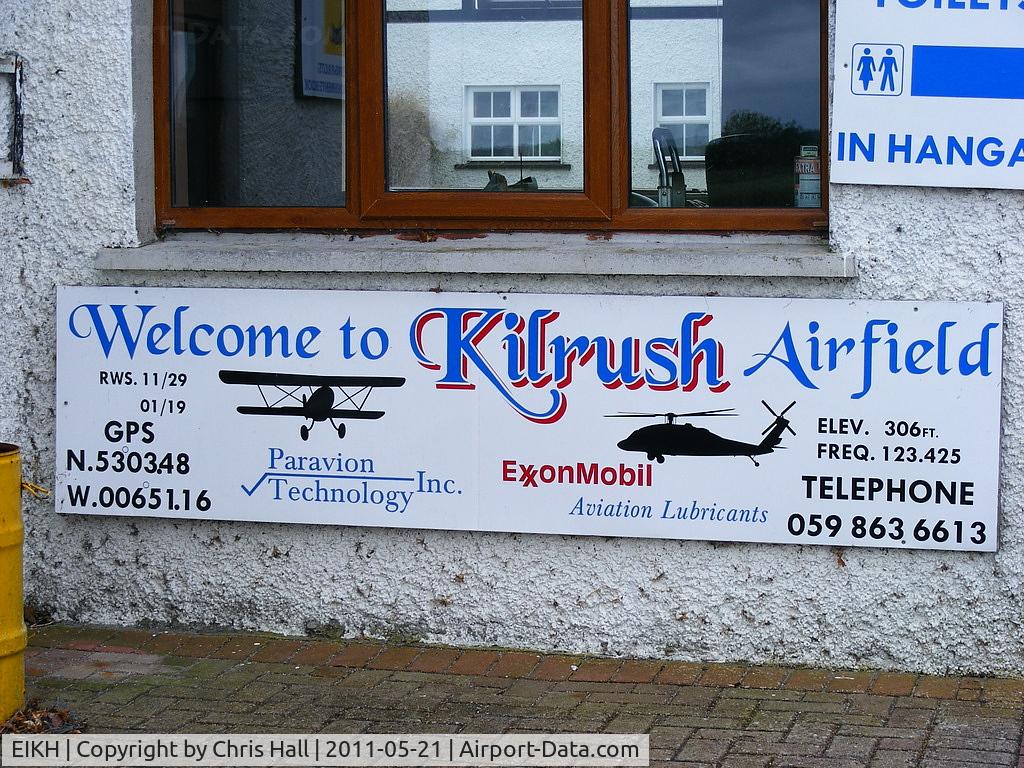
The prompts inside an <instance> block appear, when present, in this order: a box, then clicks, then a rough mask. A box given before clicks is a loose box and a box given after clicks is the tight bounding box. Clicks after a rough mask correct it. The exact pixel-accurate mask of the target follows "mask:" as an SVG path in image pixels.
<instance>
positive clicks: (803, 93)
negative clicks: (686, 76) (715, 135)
mask: <svg viewBox="0 0 1024 768" xmlns="http://www.w3.org/2000/svg"><path fill="white" fill-rule="evenodd" d="M819 9H820V6H819V2H818V0H726V2H725V3H724V4H723V13H724V28H725V29H724V32H725V52H724V53H725V56H724V58H725V61H724V70H725V71H724V74H723V78H724V81H725V82H724V85H725V89H724V94H723V100H724V105H723V106H724V109H723V115H722V117H723V118H725V119H727V118H728V117H729V115H730V114H731V113H732V112H735V111H736V110H740V109H749V110H753V111H755V112H763V113H765V114H768V115H771V116H773V117H777V118H778V119H779V120H781V121H782V122H784V123H787V122H789V121H790V120H796V122H797V123H799V124H800V125H802V126H803V127H805V128H812V129H816V128H817V127H818V123H819V109H820V102H819V97H818V94H819V90H820V86H819V82H820V74H819V64H818V62H819V57H820V51H819V48H818V41H819V34H820V32H819V30H820V21H819V19H820V10H819Z"/></svg>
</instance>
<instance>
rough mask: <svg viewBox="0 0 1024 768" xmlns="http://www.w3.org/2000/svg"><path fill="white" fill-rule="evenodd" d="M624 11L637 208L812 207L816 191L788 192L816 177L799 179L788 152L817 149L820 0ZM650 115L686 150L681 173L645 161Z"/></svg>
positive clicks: (658, 4) (754, 0)
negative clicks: (627, 15) (663, 171)
mask: <svg viewBox="0 0 1024 768" xmlns="http://www.w3.org/2000/svg"><path fill="white" fill-rule="evenodd" d="M629 8H630V22H629V56H630V63H629V66H630V99H629V107H630V123H631V127H630V166H631V178H632V192H634V193H635V196H634V197H633V199H634V200H635V201H636V203H637V205H640V204H643V203H644V202H645V201H644V198H646V200H647V202H650V203H651V204H653V205H657V204H658V202H659V201H660V202H662V203H663V204H668V205H671V206H672V207H679V206H687V207H694V208H705V207H712V208H716V207H717V208H792V207H795V206H797V205H800V206H806V205H813V204H814V202H815V200H817V198H816V197H815V196H814V195H810V194H804V195H800V194H799V193H798V192H797V190H798V189H801V188H806V189H811V188H813V186H814V184H815V183H819V184H820V178H819V177H818V176H814V175H813V174H806V173H805V174H801V176H799V177H798V176H797V159H798V158H800V157H802V156H804V155H809V156H815V155H820V145H821V141H822V137H821V125H820V113H821V61H820V51H821V3H820V0H771V2H765V0H724V1H723V2H713V1H709V2H700V3H687V4H683V3H676V2H668V1H667V0H630V3H629ZM659 124H661V125H663V126H664V127H666V128H668V129H669V130H670V131H671V132H672V134H673V135H674V136H675V137H676V141H677V143H678V150H679V153H680V155H681V157H683V158H685V159H686V160H685V162H684V163H683V167H682V178H675V174H674V172H673V171H671V167H670V168H669V170H668V173H667V177H662V174H661V171H660V169H659V167H658V166H657V164H656V163H653V162H652V159H653V157H652V155H653V152H652V144H653V141H652V139H653V137H652V131H653V130H654V128H655V127H656V126H657V125H659ZM803 166H804V167H811V168H813V167H815V164H814V163H804V164H803ZM812 176H813V178H812ZM659 187H669V188H670V190H669V191H670V194H669V193H666V190H662V194H659Z"/></svg>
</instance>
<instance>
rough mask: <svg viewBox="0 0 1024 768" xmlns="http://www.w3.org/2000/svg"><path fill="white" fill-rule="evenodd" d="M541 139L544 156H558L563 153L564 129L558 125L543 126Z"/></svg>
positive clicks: (541, 151)
mask: <svg viewBox="0 0 1024 768" xmlns="http://www.w3.org/2000/svg"><path fill="white" fill-rule="evenodd" d="M540 140H541V148H540V153H541V155H543V156H544V157H558V156H560V155H561V154H562V129H561V128H559V127H558V126H557V125H544V126H541V129H540Z"/></svg>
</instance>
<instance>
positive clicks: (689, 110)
mask: <svg viewBox="0 0 1024 768" xmlns="http://www.w3.org/2000/svg"><path fill="white" fill-rule="evenodd" d="M707 113H708V92H707V91H706V90H704V89H703V88H687V89H686V115H687V116H688V117H704V116H705V115H707Z"/></svg>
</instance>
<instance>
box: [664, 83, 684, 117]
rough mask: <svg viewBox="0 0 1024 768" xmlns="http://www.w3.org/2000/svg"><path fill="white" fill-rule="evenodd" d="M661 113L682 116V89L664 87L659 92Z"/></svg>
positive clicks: (669, 115) (668, 115) (666, 115)
mask: <svg viewBox="0 0 1024 768" xmlns="http://www.w3.org/2000/svg"><path fill="white" fill-rule="evenodd" d="M661 114H662V115H663V116H664V117H682V115H683V90H682V89H680V88H666V89H665V90H663V91H662V92H661Z"/></svg>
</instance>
